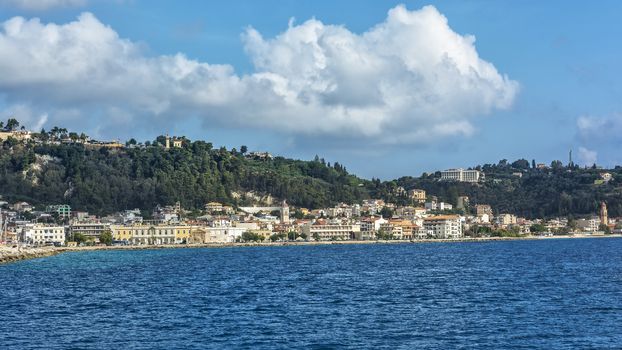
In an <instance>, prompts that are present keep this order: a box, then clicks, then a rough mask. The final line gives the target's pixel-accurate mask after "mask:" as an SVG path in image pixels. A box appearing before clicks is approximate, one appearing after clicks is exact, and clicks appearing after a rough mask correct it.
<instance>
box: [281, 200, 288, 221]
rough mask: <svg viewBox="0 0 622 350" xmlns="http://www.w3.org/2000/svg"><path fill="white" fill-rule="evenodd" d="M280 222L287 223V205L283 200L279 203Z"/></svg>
mask: <svg viewBox="0 0 622 350" xmlns="http://www.w3.org/2000/svg"><path fill="white" fill-rule="evenodd" d="M281 223H283V224H287V223H289V205H287V202H286V201H283V204H282V205H281Z"/></svg>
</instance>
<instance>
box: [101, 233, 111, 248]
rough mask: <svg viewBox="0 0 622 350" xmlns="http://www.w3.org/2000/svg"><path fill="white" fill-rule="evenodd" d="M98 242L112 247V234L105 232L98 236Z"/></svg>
mask: <svg viewBox="0 0 622 350" xmlns="http://www.w3.org/2000/svg"><path fill="white" fill-rule="evenodd" d="M99 242H100V243H103V244H105V245H112V232H111V231H110V230H106V231H104V232H102V234H101V235H99Z"/></svg>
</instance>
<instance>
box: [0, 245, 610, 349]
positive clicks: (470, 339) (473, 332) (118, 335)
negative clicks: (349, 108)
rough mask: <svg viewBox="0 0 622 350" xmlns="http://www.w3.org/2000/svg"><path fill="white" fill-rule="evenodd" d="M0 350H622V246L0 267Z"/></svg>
mask: <svg viewBox="0 0 622 350" xmlns="http://www.w3.org/2000/svg"><path fill="white" fill-rule="evenodd" d="M0 349H622V239H620V238H598V239H597V238H594V239H541V240H530V241H502V242H498V241H497V242H478V243H473V242H464V243H417V244H412V243H404V244H347V245H346V244H343V245H337V244H336V245H316V246H312V245H309V246H275V247H231V248H188V249H155V250H131V251H130V250H122V251H121V250H118V251H88V252H71V253H64V254H60V255H57V256H53V257H48V258H41V259H34V260H27V261H21V262H17V263H10V264H4V265H0Z"/></svg>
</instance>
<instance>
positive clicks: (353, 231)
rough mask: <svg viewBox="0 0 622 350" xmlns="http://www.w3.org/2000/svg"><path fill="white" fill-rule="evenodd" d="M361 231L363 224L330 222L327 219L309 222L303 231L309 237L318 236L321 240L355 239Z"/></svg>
mask: <svg viewBox="0 0 622 350" xmlns="http://www.w3.org/2000/svg"><path fill="white" fill-rule="evenodd" d="M360 231H361V226H360V225H358V224H338V223H328V222H326V221H325V220H317V221H316V222H315V223H313V224H307V225H305V226H303V227H302V232H303V233H305V234H306V235H307V237H308V238H309V239H313V238H314V237H316V236H318V237H319V240H320V241H331V240H339V241H345V240H350V239H355V238H357V235H358V234H359V232H360Z"/></svg>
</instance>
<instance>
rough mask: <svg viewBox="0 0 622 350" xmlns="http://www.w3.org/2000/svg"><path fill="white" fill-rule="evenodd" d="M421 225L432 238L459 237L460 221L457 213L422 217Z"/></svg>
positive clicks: (460, 232)
mask: <svg viewBox="0 0 622 350" xmlns="http://www.w3.org/2000/svg"><path fill="white" fill-rule="evenodd" d="M423 227H424V228H425V230H426V231H428V232H429V234H430V235H431V237H433V238H442V239H448V238H461V237H462V221H461V220H460V217H459V216H458V215H438V216H431V217H428V218H425V219H423Z"/></svg>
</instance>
